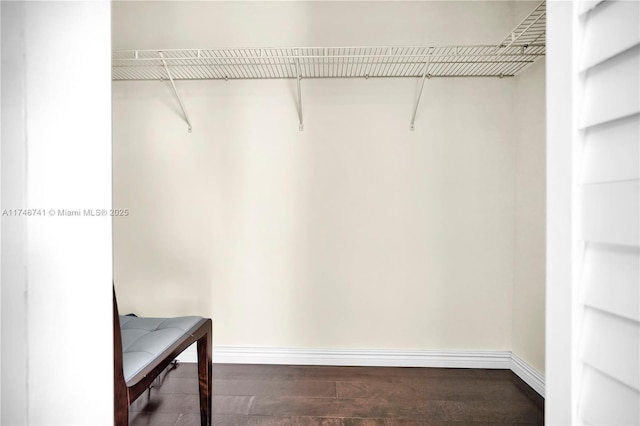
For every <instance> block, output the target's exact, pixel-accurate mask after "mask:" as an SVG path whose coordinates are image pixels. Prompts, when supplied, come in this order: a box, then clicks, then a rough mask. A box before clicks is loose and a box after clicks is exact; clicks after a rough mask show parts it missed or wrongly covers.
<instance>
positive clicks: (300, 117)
mask: <svg viewBox="0 0 640 426" xmlns="http://www.w3.org/2000/svg"><path fill="white" fill-rule="evenodd" d="M296 55H298V51H296ZM296 74H297V80H298V103H297V105H296V106H297V107H298V123H299V124H298V130H299V131H302V130H304V124H303V121H302V91H301V89H300V80H302V75H301V74H300V58H296Z"/></svg>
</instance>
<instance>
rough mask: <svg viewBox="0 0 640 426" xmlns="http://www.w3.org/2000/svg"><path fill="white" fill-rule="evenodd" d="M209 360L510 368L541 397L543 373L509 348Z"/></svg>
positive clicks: (252, 354) (238, 353)
mask: <svg viewBox="0 0 640 426" xmlns="http://www.w3.org/2000/svg"><path fill="white" fill-rule="evenodd" d="M213 360H214V362H216V363H220V364H282V365H330V366H345V365H350V366H362V367H435V368H491V369H504V370H507V369H510V370H511V371H513V372H514V373H515V374H516V375H517V376H518V377H520V378H521V379H522V380H524V382H525V383H527V384H528V385H529V386H531V387H532V388H533V389H534V390H535V391H536V392H538V393H539V394H540V395H541V396H543V397H544V376H543V375H542V374H540V373H539V372H538V371H537V370H536V369H535V368H533V367H532V366H531V365H529V364H528V363H527V362H526V361H524V360H523V359H522V358H520V357H519V356H518V355H515V354H513V353H512V352H510V351H397V350H388V349H386V350H363V349H291V348H251V347H234V346H215V347H214V348H213ZM178 361H180V362H196V361H197V355H196V347H195V345H192V346H190V347H189V348H187V349H186V350H185V351H184V352H183V353H182V354H180V355H179V356H178Z"/></svg>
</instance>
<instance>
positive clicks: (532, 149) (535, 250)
mask: <svg viewBox="0 0 640 426" xmlns="http://www.w3.org/2000/svg"><path fill="white" fill-rule="evenodd" d="M544 75H545V61H544V60H541V61H538V62H537V63H535V64H534V65H533V66H531V67H530V68H529V69H528V70H527V71H525V72H524V73H522V74H521V75H520V76H519V77H518V79H517V81H516V91H515V102H516V105H515V111H516V115H517V119H518V126H517V132H518V136H517V138H516V140H517V141H518V144H517V149H516V179H515V184H516V188H515V194H516V203H515V207H516V214H515V218H516V231H515V232H516V243H515V252H514V254H515V258H514V259H515V280H514V286H513V352H514V353H515V354H517V355H518V356H520V357H521V358H522V359H523V360H525V361H527V362H528V363H529V364H531V365H532V366H533V367H535V368H536V369H537V370H538V371H540V372H542V373H544V371H545V369H544V348H545V346H544V345H545V343H544V342H545V322H544V317H545V315H544V304H545V244H546V242H545V225H546V221H545V214H546V202H545V199H546V190H545V188H546V167H545V162H546V150H545V146H546V145H545V139H546V137H545V96H544V93H545V78H544Z"/></svg>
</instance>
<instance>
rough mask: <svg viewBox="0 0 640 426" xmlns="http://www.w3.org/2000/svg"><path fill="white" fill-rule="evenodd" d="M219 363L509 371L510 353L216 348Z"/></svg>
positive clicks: (215, 355)
mask: <svg viewBox="0 0 640 426" xmlns="http://www.w3.org/2000/svg"><path fill="white" fill-rule="evenodd" d="M214 357H215V360H216V362H219V363H244V364H285V365H336V366H340V365H351V366H366V367H440V368H509V365H510V361H511V357H510V352H472V351H397V350H362V349H287V348H238V347H215V348H214Z"/></svg>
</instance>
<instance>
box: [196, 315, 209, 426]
mask: <svg viewBox="0 0 640 426" xmlns="http://www.w3.org/2000/svg"><path fill="white" fill-rule="evenodd" d="M211 334H212V326H211V320H209V321H208V323H207V332H206V333H205V335H204V336H202V337H201V338H200V339H198V383H199V388H200V389H199V390H200V424H201V426H211V393H212V384H211V379H212V364H211V344H212V339H211Z"/></svg>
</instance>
